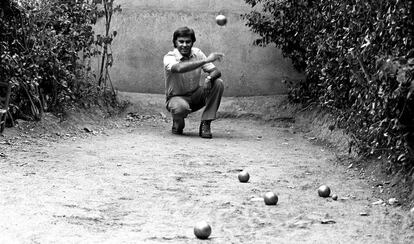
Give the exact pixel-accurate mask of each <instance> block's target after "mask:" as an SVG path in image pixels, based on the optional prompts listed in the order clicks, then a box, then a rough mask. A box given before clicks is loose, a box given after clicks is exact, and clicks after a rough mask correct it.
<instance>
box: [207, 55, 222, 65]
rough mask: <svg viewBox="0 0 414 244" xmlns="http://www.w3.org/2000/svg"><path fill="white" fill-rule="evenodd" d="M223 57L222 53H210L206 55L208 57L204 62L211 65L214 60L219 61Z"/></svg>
mask: <svg viewBox="0 0 414 244" xmlns="http://www.w3.org/2000/svg"><path fill="white" fill-rule="evenodd" d="M223 57H224V54H223V53H210V55H208V57H207V58H206V61H207V62H208V63H212V62H214V61H216V60H218V61H221V59H222V58H223Z"/></svg>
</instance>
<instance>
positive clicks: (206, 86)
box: [203, 68, 221, 90]
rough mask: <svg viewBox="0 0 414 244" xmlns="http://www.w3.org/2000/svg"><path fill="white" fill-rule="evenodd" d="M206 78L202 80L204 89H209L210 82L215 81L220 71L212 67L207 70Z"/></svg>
mask: <svg viewBox="0 0 414 244" xmlns="http://www.w3.org/2000/svg"><path fill="white" fill-rule="evenodd" d="M208 73H209V74H208V76H207V78H206V79H205V80H204V85H203V87H204V89H206V90H210V89H211V86H212V84H211V82H213V81H215V80H216V79H218V78H220V77H221V72H220V70H218V69H217V68H214V69H212V70H210V71H209V72H208Z"/></svg>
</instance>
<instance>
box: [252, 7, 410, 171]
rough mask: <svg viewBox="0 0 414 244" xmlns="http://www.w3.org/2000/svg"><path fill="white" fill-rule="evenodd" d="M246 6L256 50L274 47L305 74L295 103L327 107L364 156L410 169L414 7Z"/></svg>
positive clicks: (295, 88) (296, 90)
mask: <svg viewBox="0 0 414 244" xmlns="http://www.w3.org/2000/svg"><path fill="white" fill-rule="evenodd" d="M245 1H246V3H248V4H250V5H251V6H252V8H253V9H252V11H251V12H250V13H248V14H246V15H244V18H245V19H246V20H247V25H248V26H249V27H250V28H251V29H252V30H253V31H254V32H256V33H258V34H259V35H260V38H259V39H258V40H257V41H256V44H257V45H267V44H270V43H274V44H276V46H277V47H278V48H280V49H281V50H282V53H283V55H284V56H285V57H289V58H290V59H291V60H292V63H293V65H294V66H295V67H296V68H297V69H298V70H299V71H303V72H304V73H305V74H306V77H307V78H306V80H305V81H302V82H300V83H298V84H296V85H293V86H292V87H291V89H290V98H291V99H292V100H293V101H295V102H302V103H309V102H316V103H318V104H320V105H322V106H324V107H327V108H330V109H331V111H332V112H333V113H335V114H336V115H337V116H338V120H337V126H338V127H341V128H344V129H345V130H346V131H347V132H348V133H349V134H351V135H352V136H353V138H354V141H353V143H355V144H356V145H357V146H358V149H359V151H360V153H362V154H364V155H376V156H377V157H382V156H386V157H387V158H388V162H390V168H391V166H394V167H392V168H393V169H397V168H404V169H410V168H413V166H414V162H413V161H414V153H413V151H412V150H413V146H414V143H413V141H414V95H413V91H414V81H413V73H414V48H413V36H414V35H413V34H414V33H413V29H414V28H413V27H414V26H413V23H414V21H413V16H414V13H413V8H412V6H413V1H412V0H387V1H374V0H370V1H358V0H341V1H339V0H325V1H322V0H279V1H277V0H273V1H272V0H245ZM391 162H393V164H391Z"/></svg>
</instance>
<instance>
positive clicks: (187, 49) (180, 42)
mask: <svg viewBox="0 0 414 244" xmlns="http://www.w3.org/2000/svg"><path fill="white" fill-rule="evenodd" d="M175 45H176V46H177V49H178V51H179V52H180V53H181V55H183V56H185V57H189V56H190V54H191V48H192V47H193V41H192V40H191V37H178V38H177V40H176V41H175Z"/></svg>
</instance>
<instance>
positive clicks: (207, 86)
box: [203, 76, 211, 93]
mask: <svg viewBox="0 0 414 244" xmlns="http://www.w3.org/2000/svg"><path fill="white" fill-rule="evenodd" d="M203 88H204V91H205V92H207V93H208V92H210V89H211V77H210V76H207V78H206V79H205V80H204V85H203Z"/></svg>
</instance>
